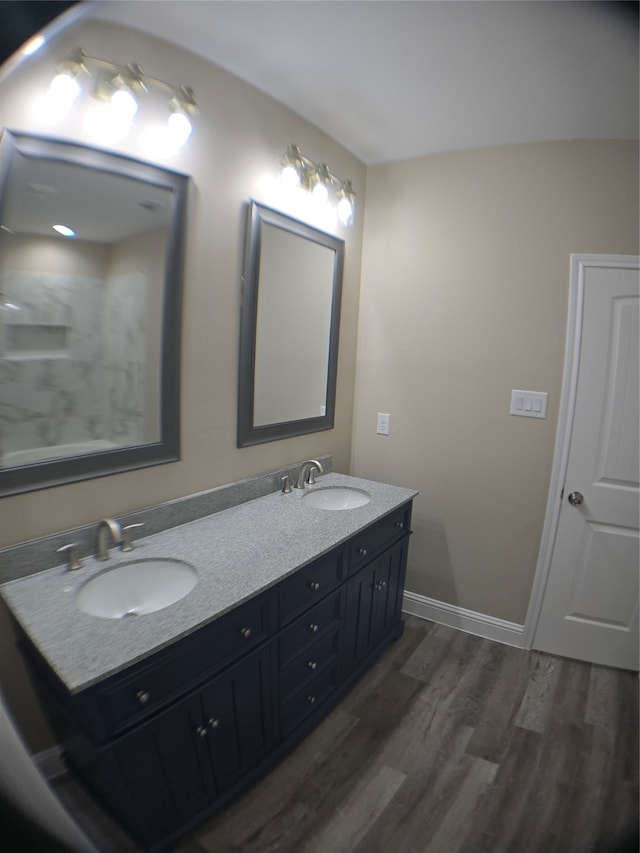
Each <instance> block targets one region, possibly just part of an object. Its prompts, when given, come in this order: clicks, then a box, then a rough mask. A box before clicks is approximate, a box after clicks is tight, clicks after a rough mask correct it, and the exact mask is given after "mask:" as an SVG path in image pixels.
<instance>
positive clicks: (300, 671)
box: [280, 630, 339, 696]
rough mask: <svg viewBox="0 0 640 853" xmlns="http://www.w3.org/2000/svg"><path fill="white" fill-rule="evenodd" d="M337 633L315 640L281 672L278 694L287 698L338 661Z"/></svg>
mask: <svg viewBox="0 0 640 853" xmlns="http://www.w3.org/2000/svg"><path fill="white" fill-rule="evenodd" d="M338 637H339V634H338V631H337V630H335V631H334V632H333V633H332V634H328V635H327V636H325V637H322V638H321V639H320V640H317V641H316V642H315V643H314V644H313V645H312V646H310V647H309V648H308V649H306V650H305V651H304V652H302V654H300V655H299V656H298V657H297V658H296V659H295V660H294V661H292V662H291V663H290V664H289V666H287V667H286V668H285V669H283V670H282V671H281V675H280V692H281V695H282V696H288V695H289V694H291V693H294V692H295V691H296V690H298V689H300V688H301V687H302V685H303V684H304V683H305V682H306V681H311V680H312V679H313V676H314V675H315V674H316V673H318V672H320V670H323V669H326V667H327V666H329V665H330V664H332V663H335V662H336V661H337V659H338Z"/></svg>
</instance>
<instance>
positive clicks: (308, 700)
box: [307, 696, 316, 705]
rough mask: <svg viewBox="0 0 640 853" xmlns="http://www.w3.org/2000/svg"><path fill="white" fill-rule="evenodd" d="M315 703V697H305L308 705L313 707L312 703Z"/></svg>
mask: <svg viewBox="0 0 640 853" xmlns="http://www.w3.org/2000/svg"><path fill="white" fill-rule="evenodd" d="M315 701H316V697H315V696H307V702H309V704H311V705H313V703H314V702H315Z"/></svg>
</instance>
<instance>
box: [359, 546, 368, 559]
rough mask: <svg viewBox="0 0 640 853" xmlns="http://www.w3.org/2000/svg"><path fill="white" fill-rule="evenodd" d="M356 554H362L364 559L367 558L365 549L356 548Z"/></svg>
mask: <svg viewBox="0 0 640 853" xmlns="http://www.w3.org/2000/svg"><path fill="white" fill-rule="evenodd" d="M358 554H362V556H363V557H366V556H367V549H366V548H358Z"/></svg>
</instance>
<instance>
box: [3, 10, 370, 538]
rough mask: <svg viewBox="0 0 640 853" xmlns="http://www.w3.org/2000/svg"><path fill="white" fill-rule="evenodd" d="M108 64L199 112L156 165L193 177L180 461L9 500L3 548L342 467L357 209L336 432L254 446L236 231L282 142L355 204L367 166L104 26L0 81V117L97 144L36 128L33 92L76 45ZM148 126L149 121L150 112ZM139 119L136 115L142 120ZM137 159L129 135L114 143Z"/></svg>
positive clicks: (217, 79) (139, 39)
mask: <svg viewBox="0 0 640 853" xmlns="http://www.w3.org/2000/svg"><path fill="white" fill-rule="evenodd" d="M80 45H81V46H82V47H83V48H84V49H85V51H86V52H87V53H88V54H89V55H92V56H98V57H105V58H109V59H110V60H111V61H113V62H116V63H127V62H132V61H133V62H138V63H140V64H141V65H142V67H143V68H144V69H145V71H147V72H148V73H149V74H153V75H154V76H157V77H160V78H161V79H164V80H169V81H172V82H175V83H183V84H184V83H186V84H188V85H191V86H192V87H193V89H194V91H195V93H196V96H197V99H198V104H199V106H200V112H199V114H198V115H197V116H196V118H195V121H194V128H195V129H194V133H193V136H192V138H191V140H190V141H189V145H188V147H187V148H186V149H185V151H184V152H183V153H182V154H181V155H179V156H178V157H175V158H173V159H171V160H169V159H167V160H166V161H164V163H163V165H166V166H167V167H168V168H173V169H175V170H176V171H181V172H186V173H188V174H190V175H192V177H193V188H192V189H193V192H192V197H191V209H190V212H189V237H188V245H187V252H186V278H185V286H184V314H183V338H182V341H183V343H182V401H181V403H182V459H181V461H180V462H178V463H174V464H171V465H163V466H159V467H156V468H148V469H145V470H142V471H136V472H131V473H126V474H119V475H115V476H110V477H105V478H100V479H97V480H90V481H87V482H84V483H81V484H78V485H70V486H64V487H60V488H55V489H47V490H44V491H40V492H33V493H30V494H27V495H20V496H16V497H10V498H4V499H3V500H1V501H0V515H1V518H2V522H1V525H0V546H3V545H10V544H13V543H16V542H20V541H23V540H27V539H32V538H35V537H38V536H42V535H45V534H47V533H51V532H54V531H59V530H65V529H67V528H71V527H75V526H77V525H80V524H85V523H91V522H93V521H96V522H97V521H98V520H99V519H100V518H102V517H103V516H105V515H115V516H117V515H119V514H122V513H124V512H127V511H130V510H134V509H137V508H140V507H145V506H150V505H154V504H156V503H160V502H162V501H166V500H168V499H171V498H175V497H178V496H181V495H187V494H191V493H193V492H198V491H201V490H203V489H208V488H212V487H214V486H217V485H221V484H224V483H229V482H232V481H234V480H238V479H241V478H244V477H247V476H250V475H252V474H257V473H260V472H262V471H268V470H270V469H273V468H277V467H279V466H282V465H285V464H290V463H292V462H295V461H297V460H300V459H305V458H307V457H310V456H316V455H318V454H323V453H330V454H333V456H334V467H335V468H336V470H342V471H347V470H348V468H349V464H350V442H351V417H352V400H353V383H354V370H355V345H356V324H357V311H358V290H359V280H360V257H361V239H362V221H363V220H362V213H360V215H359V216H358V218H357V222H356V224H355V226H354V227H353V228H350V229H343V228H339V229H338V230H337V231H336V232H335V233H337V234H338V236H340V237H342V238H343V239H345V241H346V256H345V276H344V290H343V304H342V321H341V338H340V355H339V365H338V399H337V406H336V422H335V424H336V425H335V428H334V429H333V430H331V431H326V432H322V433H319V434H317V435H308V436H300V437H297V438H293V439H288V440H285V441H278V442H273V443H270V444H264V445H259V446H256V447H250V448H243V449H238V448H236V408H237V381H238V376H237V364H238V330H239V322H240V279H241V269H242V254H243V239H244V206H245V204H246V202H247V200H248V199H249V198H254V199H255V200H256V201H259V202H261V203H263V204H266V205H270V206H275V201H276V199H275V198H274V196H273V195H272V193H271V184H272V182H273V180H274V179H275V178H276V176H277V173H278V160H279V157H280V156H281V154H282V153H283V151H284V149H285V148H286V146H287V144H288V143H290V142H295V143H297V144H298V145H300V147H301V150H302V151H303V152H304V153H305V154H308V156H310V157H312V158H313V159H314V160H318V161H322V162H327V163H329V165H330V167H331V170H332V171H333V172H335V173H336V174H337V175H340V176H343V177H349V178H351V179H352V180H353V182H354V187H355V190H356V193H357V194H358V200H359V202H362V201H363V199H364V180H365V168H364V165H363V164H362V163H360V162H359V161H358V160H357V159H356V158H355V157H354V156H353V155H351V154H349V153H348V152H347V151H345V150H344V149H343V148H342V147H340V146H339V145H337V144H336V143H335V142H334V141H333V140H331V139H329V138H328V137H327V136H326V135H325V134H323V133H322V132H321V131H320V130H318V128H316V127H314V126H312V125H310V124H309V123H308V122H306V121H304V120H303V119H301V118H300V117H299V116H297V115H295V114H294V113H292V112H291V111H290V110H288V109H286V108H285V107H283V106H282V105H281V104H279V103H277V102H276V101H274V100H273V99H271V98H269V97H267V96H266V95H263V94H261V93H260V92H258V91H257V90H255V89H254V88H252V87H251V86H248V85H246V84H245V83H242V82H241V81H240V80H238V79H237V78H235V77H233V76H231V75H229V74H227V73H226V72H223V71H221V70H220V69H218V68H216V67H215V66H212V65H211V64H209V63H207V62H205V61H204V60H200V59H198V58H197V57H195V56H192V55H191V54H188V53H185V52H184V51H182V50H180V49H179V48H176V47H174V46H172V45H169V44H165V43H162V42H159V41H158V40H156V39H152V38H150V37H147V36H145V35H142V34H139V33H134V32H133V31H128V30H125V29H122V28H119V27H113V26H111V25H105V24H102V25H100V24H86V25H83V24H82V23H79V24H78V25H76V26H74V27H72V28H70V29H69V30H67V31H65V33H63V34H62V37H61V38H59V39H58V40H57V41H56V42H54V44H53V45H50V46H48V48H47V49H46V52H45V53H42V52H39V53H38V54H35V55H34V56H33V57H32V58H30V59H29V60H27V61H26V62H23V64H22V65H21V66H20V67H19V68H18V69H17V71H15V72H14V73H12V74H11V75H10V76H9V77H8V78H7V79H6V80H5V81H4V82H3V84H2V91H1V92H0V118H1V122H2V125H3V126H4V127H7V128H9V129H12V130H16V131H26V132H30V133H39V134H43V135H59V136H62V137H66V138H70V139H73V140H77V141H81V142H89V143H90V144H94V143H93V142H92V141H91V140H90V139H88V138H87V136H86V134H85V131H84V129H83V127H82V123H81V121H80V113H79V112H78V114H77V115H78V117H77V118H74V119H68V120H66V122H65V123H64V124H63V125H61V126H60V127H59V128H58V129H57V130H56V131H55V134H54V133H53V131H51V130H49V129H48V128H46V127H44V126H42V125H40V124H39V123H38V120H37V111H36V110H35V109H34V102H35V98H36V97H37V96H38V95H40V94H42V93H43V92H45V91H46V88H47V86H48V83H49V81H50V79H51V74H52V72H53V69H54V67H55V63H56V61H57V60H58V59H60V57H64V56H66V55H67V53H68V52H69V51H70V50H72V49H73V48H75V47H77V46H80ZM154 118H155V119H156V120H157V116H155V115H154ZM142 121H143V118H142V109H141V110H140V113H139V117H138V118H137V123H138V126H140V125H141V123H142ZM118 150H120V151H121V152H122V153H125V154H129V155H130V156H135V157H141V156H142V155H141V152H140V151H139V149H138V148H137V144H136V143H135V142H130V143H123V144H122V145H121V146H120V147H119V149H118Z"/></svg>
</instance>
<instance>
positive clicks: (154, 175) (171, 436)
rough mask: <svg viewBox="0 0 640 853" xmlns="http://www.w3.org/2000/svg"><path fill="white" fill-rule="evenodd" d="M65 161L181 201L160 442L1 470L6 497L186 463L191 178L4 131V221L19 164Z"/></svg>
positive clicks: (168, 283)
mask: <svg viewBox="0 0 640 853" xmlns="http://www.w3.org/2000/svg"><path fill="white" fill-rule="evenodd" d="M20 155H26V156H28V157H34V158H40V159H51V160H58V161H60V160H62V161H64V162H67V163H72V164H77V165H79V166H84V167H90V168H92V169H96V170H98V171H102V172H106V173H110V174H117V175H121V176H125V177H131V178H134V179H136V180H138V181H141V182H144V183H148V184H153V185H155V186H161V187H162V188H164V189H168V190H169V191H171V192H172V193H173V194H174V202H175V203H174V207H173V211H172V216H171V221H170V227H169V233H168V237H167V248H166V256H165V257H166V262H165V274H164V294H163V298H164V305H163V309H162V348H161V356H160V360H161V364H160V389H161V401H160V413H159V414H160V439H159V441H157V442H150V443H148V444H140V445H131V446H129V447H123V448H117V449H114V450H105V451H99V452H94V453H87V454H86V455H82V456H70V457H59V458H57V459H56V458H54V459H51V460H47V461H45V462H35V463H30V464H27V465H19V466H18V465H17V466H15V467H8V468H2V467H0V497H5V496H8V495H15V494H20V493H23V492H30V491H35V490H38V489H48V488H51V487H53V486H60V485H64V484H67V483H75V482H79V481H81V480H89V479H93V478H96V477H104V476H107V475H109V474H118V473H122V472H124V471H133V470H136V469H139V468H146V467H149V466H152V465H162V464H165V463H167V462H177V461H178V460H179V459H180V349H181V344H180V332H181V324H182V289H183V270H184V255H185V237H186V213H187V203H188V192H189V184H190V178H189V176H188V175H184V174H181V173H178V172H173V171H169V170H168V169H165V168H163V167H161V166H155V165H153V164H150V163H146V162H144V161H142V160H136V159H133V158H131V157H127V156H124V155H121V154H116V153H112V152H108V151H104V150H101V149H97V148H91V147H88V146H85V145H81V144H78V143H75V142H66V141H63V140H54V139H48V138H45V137H40V136H33V135H30V134H23V133H17V132H14V131H10V130H6V129H5V130H3V131H2V137H1V138H0V221H1V215H2V210H3V206H4V204H5V203H6V186H7V182H8V180H9V173H10V170H11V164H12V162H13V160H14V158H16V157H18V156H20Z"/></svg>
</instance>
